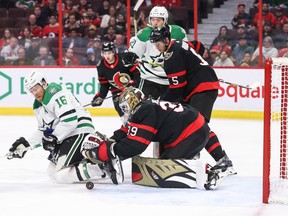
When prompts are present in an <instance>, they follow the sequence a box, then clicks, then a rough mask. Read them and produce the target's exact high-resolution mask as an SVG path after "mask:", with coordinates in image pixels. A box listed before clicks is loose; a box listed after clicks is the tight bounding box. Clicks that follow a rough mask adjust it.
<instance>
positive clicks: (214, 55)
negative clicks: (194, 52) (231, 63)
mask: <svg viewBox="0 0 288 216" xmlns="http://www.w3.org/2000/svg"><path fill="white" fill-rule="evenodd" d="M209 54H210V58H211V66H213V64H214V63H215V61H216V59H218V58H219V55H218V54H217V51H216V50H209Z"/></svg>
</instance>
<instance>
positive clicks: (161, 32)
mask: <svg viewBox="0 0 288 216" xmlns="http://www.w3.org/2000/svg"><path fill="white" fill-rule="evenodd" d="M167 37H168V38H169V40H170V39H171V34H170V31H169V26H167V25H166V26H163V27H158V28H155V29H153V30H152V32H151V33H150V42H151V43H156V42H158V41H162V42H164V43H166V40H165V39H166V38H167Z"/></svg>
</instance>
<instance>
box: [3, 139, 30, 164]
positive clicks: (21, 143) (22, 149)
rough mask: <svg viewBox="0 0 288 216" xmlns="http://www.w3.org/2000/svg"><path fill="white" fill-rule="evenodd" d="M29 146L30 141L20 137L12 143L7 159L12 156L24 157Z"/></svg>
mask: <svg viewBox="0 0 288 216" xmlns="http://www.w3.org/2000/svg"><path fill="white" fill-rule="evenodd" d="M29 147H30V145H29V143H28V141H27V140H26V139H25V138H24V137H20V138H19V139H17V140H16V141H15V142H14V143H13V144H12V147H11V148H10V149H9V153H8V154H7V159H9V160H10V159H12V158H20V159H21V158H23V157H24V156H25V154H26V152H27V151H28V148H29Z"/></svg>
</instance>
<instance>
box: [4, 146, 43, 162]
mask: <svg viewBox="0 0 288 216" xmlns="http://www.w3.org/2000/svg"><path fill="white" fill-rule="evenodd" d="M41 146H42V145H41V144H36V145H34V146H29V147H26V148H24V149H22V150H18V151H14V153H13V152H8V153H6V154H5V155H2V156H0V158H4V157H6V158H7V159H9V160H10V159H13V154H15V153H18V154H21V153H23V152H24V151H28V150H34V149H36V148H39V147H41Z"/></svg>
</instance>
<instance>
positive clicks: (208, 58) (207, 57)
mask: <svg viewBox="0 0 288 216" xmlns="http://www.w3.org/2000/svg"><path fill="white" fill-rule="evenodd" d="M203 59H204V60H205V61H206V62H207V63H208V64H209V65H210V66H213V64H214V60H213V59H212V58H211V55H210V51H209V49H208V48H207V47H205V49H204V53H203Z"/></svg>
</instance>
